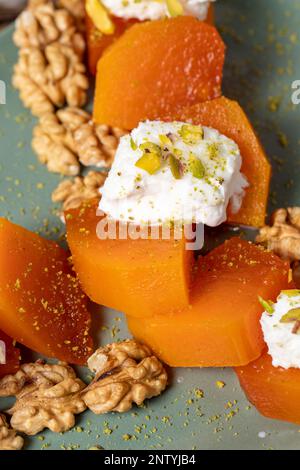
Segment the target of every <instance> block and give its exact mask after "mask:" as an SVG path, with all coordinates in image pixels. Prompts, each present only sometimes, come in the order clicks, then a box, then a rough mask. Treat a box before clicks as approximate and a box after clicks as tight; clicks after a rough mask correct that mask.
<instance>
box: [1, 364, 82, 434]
mask: <svg viewBox="0 0 300 470" xmlns="http://www.w3.org/2000/svg"><path fill="white" fill-rule="evenodd" d="M84 387H85V384H84V383H83V382H82V381H81V380H80V379H78V378H77V377H76V374H75V372H74V370H73V369H72V368H71V367H70V366H68V365H67V364H65V363H59V364H45V363H44V362H42V361H37V362H36V363H32V364H23V365H22V366H21V368H20V370H19V371H18V372H17V373H16V374H15V375H8V376H6V377H4V378H3V379H1V380H0V397H7V396H15V397H16V402H15V404H14V406H13V407H12V408H11V409H10V410H8V411H7V413H8V414H9V415H11V416H12V418H11V423H10V424H11V427H12V428H13V429H15V430H16V431H20V432H23V433H25V434H28V435H34V434H37V433H39V432H40V431H42V430H43V429H45V428H49V429H50V430H51V431H53V432H64V431H67V430H69V429H71V428H72V427H73V426H74V424H75V416H74V415H75V414H78V413H81V412H83V411H84V410H85V409H86V406H85V404H84V401H83V400H82V398H81V397H80V392H81V391H82V390H83V389H84Z"/></svg>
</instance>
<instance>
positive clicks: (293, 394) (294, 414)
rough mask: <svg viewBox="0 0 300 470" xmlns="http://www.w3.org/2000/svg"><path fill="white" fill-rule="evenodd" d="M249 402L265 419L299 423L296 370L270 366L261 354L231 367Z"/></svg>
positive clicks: (269, 360)
mask: <svg viewBox="0 0 300 470" xmlns="http://www.w3.org/2000/svg"><path fill="white" fill-rule="evenodd" d="M235 371H236V373H237V376H238V378H239V381H240V384H241V387H242V388H243V390H244V391H245V393H246V395H247V397H248V399H249V401H250V402H251V403H253V405H254V406H255V407H256V408H257V409H258V411H259V412H260V413H261V414H263V415H264V416H266V417H267V418H273V419H280V420H283V421H290V422H291V423H295V424H300V406H299V403H298V402H299V394H300V370H299V369H293V368H291V369H283V368H282V367H274V366H273V365H272V358H271V356H270V355H269V354H268V353H267V352H266V351H265V352H264V354H263V355H262V356H261V357H260V358H259V359H257V360H256V361H254V362H251V364H249V365H247V366H245V367H238V368H236V369H235Z"/></svg>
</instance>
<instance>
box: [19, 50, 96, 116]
mask: <svg viewBox="0 0 300 470" xmlns="http://www.w3.org/2000/svg"><path fill="white" fill-rule="evenodd" d="M13 86H14V87H15V88H17V89H18V90H19V92H20V98H21V100H22V101H23V102H24V105H25V106H26V107H29V108H30V109H31V111H32V113H33V114H35V115H37V116H42V115H43V113H44V109H47V111H48V112H49V111H53V110H54V108H55V107H62V106H64V104H65V103H67V104H68V105H69V106H78V107H82V106H83V105H84V104H85V103H86V100H87V89H88V86H89V83H88V78H87V76H86V69H85V66H84V64H83V63H82V62H81V61H80V59H79V58H78V56H77V55H76V53H75V52H74V51H73V50H72V49H71V48H69V47H67V46H63V45H61V44H59V43H53V44H50V45H49V46H47V47H46V48H45V50H44V51H41V50H40V49H39V48H38V47H27V48H22V49H21V50H20V53H19V60H18V63H17V64H16V65H15V68H14V74H13ZM33 86H34V87H35V88H36V93H38V92H39V94H40V97H39V105H38V106H37V105H35V102H34V100H33V97H31V96H30V93H31V92H32V89H31V88H32V87H33Z"/></svg>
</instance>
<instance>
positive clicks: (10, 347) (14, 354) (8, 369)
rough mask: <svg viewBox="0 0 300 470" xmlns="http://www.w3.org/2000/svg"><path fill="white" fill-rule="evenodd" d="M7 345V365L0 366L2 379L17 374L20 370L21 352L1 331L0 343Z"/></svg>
mask: <svg viewBox="0 0 300 470" xmlns="http://www.w3.org/2000/svg"><path fill="white" fill-rule="evenodd" d="M1 341H2V342H3V343H4V344H5V356H6V357H5V364H0V378H2V377H4V376H5V375H8V374H15V373H16V372H17V370H18V369H19V362H20V350H19V349H17V348H15V347H14V341H13V340H12V339H11V338H9V337H8V336H7V335H6V334H5V333H3V331H0V342H1Z"/></svg>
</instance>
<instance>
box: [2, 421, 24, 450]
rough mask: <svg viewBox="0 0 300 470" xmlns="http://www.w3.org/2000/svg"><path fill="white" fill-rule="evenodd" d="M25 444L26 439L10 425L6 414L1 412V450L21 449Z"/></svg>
mask: <svg viewBox="0 0 300 470" xmlns="http://www.w3.org/2000/svg"><path fill="white" fill-rule="evenodd" d="M23 445H24V439H23V438H22V437H21V436H18V435H17V433H16V431H15V430H14V429H11V428H10V427H9V425H8V424H7V421H6V418H5V416H4V415H2V414H0V450H21V449H22V448H23Z"/></svg>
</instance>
